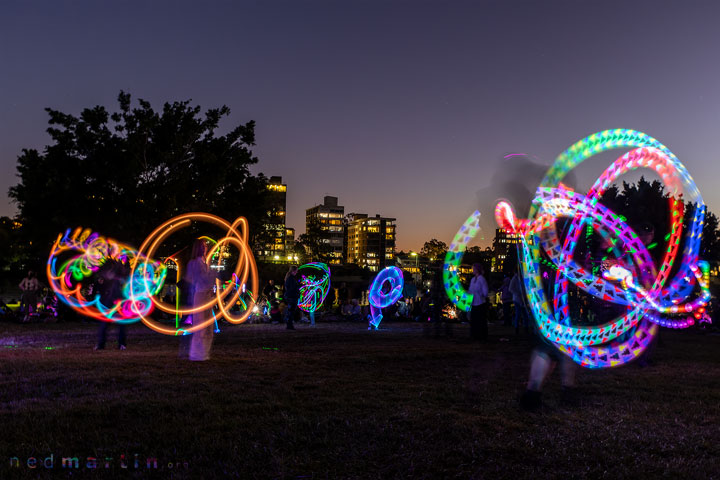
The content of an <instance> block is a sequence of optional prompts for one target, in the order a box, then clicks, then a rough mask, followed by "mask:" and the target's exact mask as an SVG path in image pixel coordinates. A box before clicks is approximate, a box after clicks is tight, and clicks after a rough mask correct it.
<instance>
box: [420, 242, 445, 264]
mask: <svg viewBox="0 0 720 480" xmlns="http://www.w3.org/2000/svg"><path fill="white" fill-rule="evenodd" d="M447 250H448V246H447V243H445V242H442V241H440V240H438V239H437V238H433V239H432V240H429V241H427V242H425V243H424V244H423V247H422V249H421V250H420V255H422V256H423V257H428V258H430V259H434V260H438V259H440V260H444V259H445V254H446V253H447Z"/></svg>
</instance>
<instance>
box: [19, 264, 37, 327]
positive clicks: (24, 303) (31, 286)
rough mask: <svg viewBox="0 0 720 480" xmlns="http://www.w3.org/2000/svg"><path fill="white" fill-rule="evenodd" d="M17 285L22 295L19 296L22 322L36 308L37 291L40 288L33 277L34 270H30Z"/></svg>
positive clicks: (28, 319) (27, 320)
mask: <svg viewBox="0 0 720 480" xmlns="http://www.w3.org/2000/svg"><path fill="white" fill-rule="evenodd" d="M18 286H19V287H20V290H22V295H21V296H20V311H21V312H23V313H24V314H25V317H23V322H29V321H30V315H32V314H33V313H34V312H35V309H36V308H37V292H38V290H39V289H40V283H39V282H38V279H37V278H36V277H35V272H33V271H32V270H30V271H29V272H28V274H27V277H25V278H23V279H22V282H20V285H18Z"/></svg>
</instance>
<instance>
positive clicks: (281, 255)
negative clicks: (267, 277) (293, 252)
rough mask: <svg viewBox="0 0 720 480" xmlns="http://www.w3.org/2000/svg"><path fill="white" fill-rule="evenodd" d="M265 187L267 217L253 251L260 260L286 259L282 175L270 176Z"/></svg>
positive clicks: (285, 192) (285, 194)
mask: <svg viewBox="0 0 720 480" xmlns="http://www.w3.org/2000/svg"><path fill="white" fill-rule="evenodd" d="M267 189H268V191H269V192H268V193H269V197H270V198H269V202H268V211H267V217H266V220H265V223H264V225H263V229H264V232H263V234H262V235H261V236H260V241H259V244H258V245H256V248H255V253H256V256H257V259H258V260H260V261H267V262H278V261H287V252H286V244H287V238H286V237H287V228H286V226H285V211H286V210H285V208H286V201H287V185H285V184H284V183H282V177H270V180H269V181H268V184H267ZM293 236H294V235H293Z"/></svg>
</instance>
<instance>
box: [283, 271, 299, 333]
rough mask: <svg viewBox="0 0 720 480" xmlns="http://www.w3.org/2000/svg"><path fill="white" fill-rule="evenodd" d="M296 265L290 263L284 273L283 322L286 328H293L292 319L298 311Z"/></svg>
mask: <svg viewBox="0 0 720 480" xmlns="http://www.w3.org/2000/svg"><path fill="white" fill-rule="evenodd" d="M297 272H298V267H297V265H292V266H291V267H290V270H288V272H287V273H286V274H285V293H284V300H285V303H286V304H287V308H286V309H285V323H286V324H287V329H288V330H295V326H294V325H293V320H294V317H295V315H296V314H297V311H298V300H300V282H298V280H297Z"/></svg>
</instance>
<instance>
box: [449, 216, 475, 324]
mask: <svg viewBox="0 0 720 480" xmlns="http://www.w3.org/2000/svg"><path fill="white" fill-rule="evenodd" d="M479 231H480V212H478V211H477V210H476V211H475V212H474V213H473V214H472V215H470V218H468V219H467V220H465V223H464V224H463V226H462V227H460V230H458V232H457V233H456V234H455V238H453V241H452V243H451V244H450V248H449V249H448V251H447V254H446V255H445V264H444V265H443V284H444V285H445V291H446V292H447V294H448V297H450V300H451V301H452V302H453V303H454V304H455V305H457V307H458V308H459V309H460V310H463V311H466V312H469V311H470V308H471V307H472V299H473V294H472V293H470V292H468V291H467V290H465V289H464V288H463V286H462V284H461V283H460V277H459V276H458V274H457V271H458V268H460V262H461V261H462V257H463V255H464V253H465V249H466V248H467V246H468V243H470V241H471V240H472V239H473V238H475V236H476V235H477V234H478V232H479Z"/></svg>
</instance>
